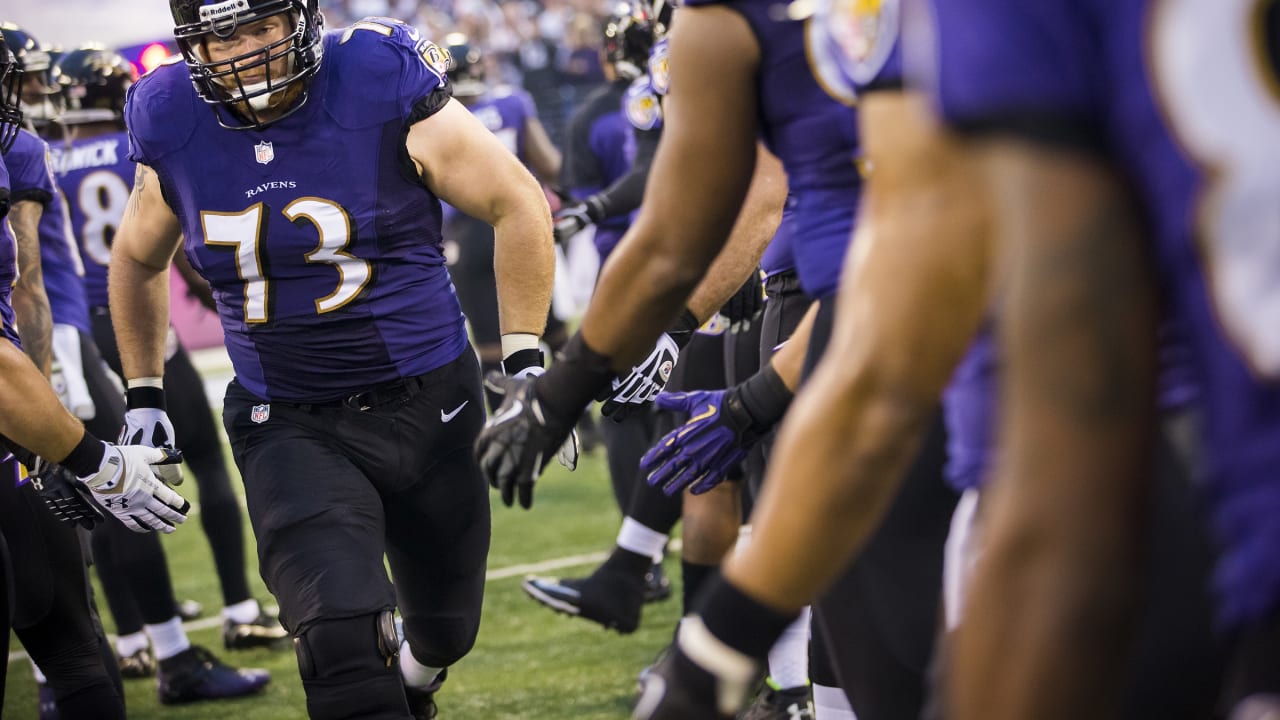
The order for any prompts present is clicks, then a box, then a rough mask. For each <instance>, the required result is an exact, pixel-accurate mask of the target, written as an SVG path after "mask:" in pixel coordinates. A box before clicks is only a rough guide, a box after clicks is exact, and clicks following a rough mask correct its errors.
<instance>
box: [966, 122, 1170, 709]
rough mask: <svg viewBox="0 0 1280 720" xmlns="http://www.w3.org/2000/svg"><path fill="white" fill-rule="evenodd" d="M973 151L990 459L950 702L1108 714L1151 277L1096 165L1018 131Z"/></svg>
mask: <svg viewBox="0 0 1280 720" xmlns="http://www.w3.org/2000/svg"><path fill="white" fill-rule="evenodd" d="M983 155H984V156H985V158H984V165H985V168H986V170H987V177H989V178H991V190H992V197H993V199H994V200H995V203H996V208H997V211H998V215H997V216H996V220H997V224H998V230H997V243H998V245H997V246H998V248H999V250H998V256H997V257H998V259H999V263H1000V265H1001V267H1002V268H1003V269H1004V270H1006V271H1007V273H1008V274H1007V276H1006V277H1004V278H1003V279H1002V280H1003V286H1004V287H1003V290H1002V297H1001V298H1000V302H999V317H1000V318H1001V324H1000V330H1001V333H1002V337H1001V351H1002V357H1003V362H1004V365H1003V373H1004V375H1003V377H1004V386H1003V389H1002V397H1003V400H1002V405H1001V409H1000V415H1001V417H1002V418H1003V420H1002V423H1001V425H1000V429H999V433H1000V437H1001V458H1000V460H1001V462H1000V464H999V466H998V468H997V471H996V476H995V477H994V478H993V484H992V486H991V492H990V494H989V496H988V500H989V502H988V504H987V506H986V513H987V520H986V522H987V525H986V527H987V533H988V535H987V537H988V542H989V544H988V547H987V550H986V553H985V555H984V558H983V562H982V564H981V565H980V567H979V568H978V571H977V574H976V576H975V579H974V584H973V589H972V592H971V594H970V599H969V602H968V607H969V608H970V609H971V612H970V614H969V615H968V616H967V617H966V619H965V622H964V624H962V625H961V627H960V629H959V631H958V633H959V634H958V637H957V643H956V647H955V651H956V652H955V662H954V663H953V664H952V667H953V668H954V670H955V675H954V683H953V687H952V702H953V705H952V707H953V708H954V710H955V711H956V717H957V718H979V717H980V718H984V720H998V719H1000V718H1027V717H1035V718H1047V719H1056V718H1081V717H1118V716H1119V713H1120V710H1119V708H1118V707H1106V704H1107V702H1108V700H1109V699H1112V698H1116V697H1118V696H1119V694H1120V693H1119V692H1118V691H1117V692H1111V691H1112V690H1116V689H1117V688H1116V685H1117V684H1118V683H1120V682H1121V681H1122V679H1123V677H1124V672H1123V669H1124V666H1125V658H1126V657H1127V653H1126V652H1125V651H1126V648H1128V647H1129V645H1128V637H1129V636H1128V633H1127V631H1126V628H1127V627H1128V622H1127V621H1128V620H1129V616H1130V612H1129V611H1130V610H1133V609H1134V608H1133V606H1132V600H1133V596H1132V593H1133V592H1134V590H1135V589H1136V584H1137V578H1138V577H1139V569H1140V562H1139V561H1140V558H1139V554H1140V553H1139V552H1138V550H1139V545H1140V540H1141V536H1142V522H1141V516H1142V513H1143V509H1144V507H1145V505H1144V502H1143V499H1142V498H1143V497H1144V492H1143V491H1144V487H1145V485H1146V481H1147V479H1148V477H1149V468H1148V467H1147V465H1148V462H1149V460H1150V458H1151V456H1152V454H1151V450H1150V438H1151V437H1153V433H1152V427H1153V421H1154V412H1155V401H1154V377H1155V372H1156V363H1155V337H1156V333H1155V324H1156V307H1155V301H1154V293H1153V286H1152V278H1151V277H1150V276H1149V274H1148V272H1149V271H1148V267H1147V264H1146V258H1145V257H1144V256H1143V251H1142V245H1141V234H1140V229H1139V227H1138V223H1137V221H1136V219H1135V218H1134V216H1133V214H1132V211H1131V209H1130V208H1129V205H1130V203H1129V199H1128V197H1127V195H1126V190H1125V188H1124V186H1123V184H1122V183H1121V182H1119V180H1118V179H1117V177H1116V176H1115V174H1114V173H1113V172H1112V171H1111V170H1110V168H1108V167H1107V166H1105V165H1103V164H1101V163H1100V162H1098V161H1097V160H1094V159H1093V158H1090V157H1087V156H1081V155H1079V154H1071V153H1069V152H1065V151H1062V150H1058V149H1054V148H1048V147H1038V146H1035V145H1032V144H1029V143H1026V142H1020V141H1005V142H1001V141H993V143H992V144H991V145H990V146H988V147H986V148H985V149H984V150H983ZM1008 608H1018V612H1017V613H1010V612H1008Z"/></svg>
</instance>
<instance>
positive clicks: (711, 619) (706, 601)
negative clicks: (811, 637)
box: [695, 573, 799, 659]
mask: <svg viewBox="0 0 1280 720" xmlns="http://www.w3.org/2000/svg"><path fill="white" fill-rule="evenodd" d="M695 611H696V612H697V613H698V615H699V616H701V617H702V622H703V623H704V624H705V625H706V626H707V629H708V630H710V631H711V634H712V635H715V636H716V638H718V639H719V640H720V641H721V642H723V643H724V644H725V645H728V646H729V647H731V648H733V649H734V650H737V651H738V652H740V653H742V654H743V655H746V656H748V657H751V658H755V659H762V658H764V657H767V656H768V654H769V649H770V648H772V647H773V644H774V642H775V641H776V640H777V639H778V638H779V637H780V636H781V635H782V632H783V631H784V630H786V629H787V626H788V625H790V624H791V622H792V621H793V620H795V619H796V617H797V616H798V615H799V613H798V612H781V611H778V610H774V609H773V608H771V607H768V606H767V605H765V604H764V603H761V602H760V601H758V600H756V599H754V598H752V597H751V596H749V595H747V594H746V593H744V592H742V591H741V590H739V589H738V588H736V587H734V586H733V584H732V583H730V582H729V581H728V580H725V579H724V577H723V576H721V575H720V574H719V573H717V574H716V575H715V576H714V577H712V578H711V579H710V580H708V581H707V588H706V590H704V591H703V593H702V600H701V601H700V602H699V603H698V604H697V607H696V608H695Z"/></svg>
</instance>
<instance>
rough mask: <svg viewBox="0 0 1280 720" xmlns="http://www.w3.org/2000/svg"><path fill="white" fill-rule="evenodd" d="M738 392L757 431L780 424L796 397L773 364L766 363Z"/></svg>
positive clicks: (766, 429)
mask: <svg viewBox="0 0 1280 720" xmlns="http://www.w3.org/2000/svg"><path fill="white" fill-rule="evenodd" d="M737 393H738V396H739V397H740V398H742V406H743V407H744V408H746V411H747V414H748V415H750V416H751V425H752V429H753V430H756V431H757V432H766V431H768V429H769V428H772V427H773V426H774V425H776V424H778V422H779V421H780V420H782V416H783V415H786V414H787V408H788V407H790V406H791V400H792V398H794V397H795V393H793V392H791V390H790V388H788V387H787V384H786V383H784V382H783V381H782V376H781V375H779V374H778V371H776V370H774V369H773V366H772V365H765V366H764V367H763V368H761V369H760V371H759V372H757V373H756V374H755V375H752V376H751V377H749V378H747V380H746V381H745V382H743V383H742V384H741V385H739V386H738V388H737Z"/></svg>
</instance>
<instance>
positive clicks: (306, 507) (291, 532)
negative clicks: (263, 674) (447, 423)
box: [223, 382, 394, 632]
mask: <svg viewBox="0 0 1280 720" xmlns="http://www.w3.org/2000/svg"><path fill="white" fill-rule="evenodd" d="M262 405H264V403H262V402H261V401H260V400H258V399H257V398H254V397H253V396H251V395H249V393H248V392H247V391H245V390H244V388H242V387H241V386H240V385H239V384H238V383H235V382H232V384H231V386H230V387H228V389H227V396H226V400H225V403H224V407H223V422H224V423H225V425H226V429H227V435H228V437H229V439H230V441H231V449H232V454H233V456H234V458H235V461H236V465H237V466H238V467H239V468H240V474H241V476H242V477H243V479H244V487H245V501H246V504H247V505H248V510H249V521H250V523H251V524H252V526H253V531H254V535H255V537H256V538H257V544H258V564H259V569H260V571H261V573H262V578H263V580H264V581H266V583H267V588H268V589H269V590H271V592H272V593H273V594H274V595H275V596H276V597H277V598H278V599H279V601H280V610H281V620H282V621H283V622H284V623H285V625H286V626H287V627H289V628H290V629H291V630H293V631H295V632H297V631H298V630H299V629H300V628H302V627H304V626H305V625H306V624H307V623H310V622H312V621H315V620H317V619H320V618H325V617H348V616H353V615H358V614H364V613H369V612H373V611H376V610H380V609H383V608H389V607H391V606H392V605H393V604H394V595H393V592H392V590H391V584H390V581H389V580H388V578H387V576H386V572H385V571H384V569H383V564H382V556H383V550H384V538H385V534H386V523H385V518H384V516H383V505H382V498H381V497H380V496H379V494H378V492H377V490H376V489H375V488H374V486H373V485H372V483H371V482H370V481H369V480H368V478H367V477H365V475H364V474H363V473H362V472H361V471H360V470H359V469H358V468H357V467H356V466H355V464H354V463H353V462H352V461H351V460H350V459H349V458H348V457H347V456H346V455H345V454H344V453H343V452H341V451H340V450H338V449H337V448H338V442H336V440H335V439H334V438H332V433H333V427H334V425H335V419H334V418H331V417H328V416H327V415H326V414H325V412H323V411H310V412H308V411H306V410H303V409H300V408H295V407H292V406H289V405H285V404H283V403H274V404H270V405H269V406H268V409H267V410H266V414H267V417H266V418H265V419H263V417H262V415H263V410H262V408H261V406H262ZM255 406H258V407H259V413H258V415H257V418H258V419H259V420H261V421H260V422H254V418H255V416H254V414H253V409H254V407H255ZM361 440H362V442H364V443H366V444H367V445H369V447H370V448H371V449H372V448H373V447H375V446H376V445H377V444H378V443H379V442H385V441H386V439H385V438H379V437H378V436H377V435H375V434H373V433H370V434H369V436H368V437H367V438H362V439H361Z"/></svg>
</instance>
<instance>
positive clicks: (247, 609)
mask: <svg viewBox="0 0 1280 720" xmlns="http://www.w3.org/2000/svg"><path fill="white" fill-rule="evenodd" d="M261 614H262V606H260V605H258V601H257V600H254V599H253V598H249V599H248V600H241V601H240V602H238V603H235V604H232V605H228V606H226V607H224V608H222V617H224V618H226V619H228V620H230V621H231V622H233V623H241V624H244V623H251V622H253V621H254V620H257V619H258V616H259V615H261Z"/></svg>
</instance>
